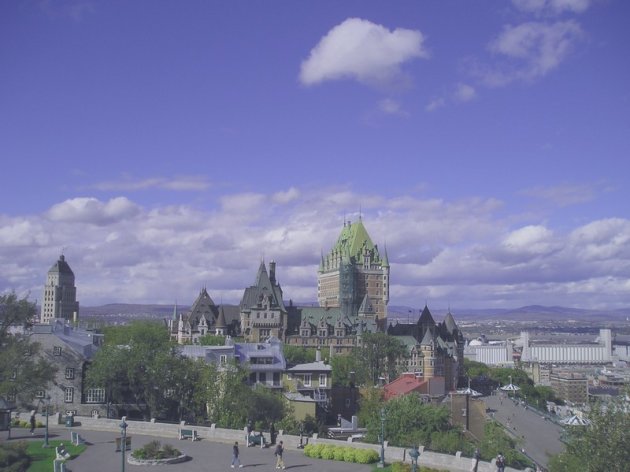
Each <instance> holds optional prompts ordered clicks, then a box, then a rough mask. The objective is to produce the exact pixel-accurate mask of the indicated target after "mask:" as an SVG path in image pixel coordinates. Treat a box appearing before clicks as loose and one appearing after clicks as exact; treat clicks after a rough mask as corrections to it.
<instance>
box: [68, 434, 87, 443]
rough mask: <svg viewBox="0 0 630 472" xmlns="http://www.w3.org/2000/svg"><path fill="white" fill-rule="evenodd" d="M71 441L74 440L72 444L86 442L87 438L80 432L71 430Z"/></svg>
mask: <svg viewBox="0 0 630 472" xmlns="http://www.w3.org/2000/svg"><path fill="white" fill-rule="evenodd" d="M70 441H71V442H72V445H74V446H79V445H81V444H85V439H84V438H83V437H82V436H81V435H80V434H79V433H77V432H75V431H71V432H70Z"/></svg>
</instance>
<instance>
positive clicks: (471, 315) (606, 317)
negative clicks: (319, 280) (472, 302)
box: [387, 305, 630, 322]
mask: <svg viewBox="0 0 630 472" xmlns="http://www.w3.org/2000/svg"><path fill="white" fill-rule="evenodd" d="M387 309H388V313H389V317H390V318H397V319H398V320H400V321H401V322H403V321H404V320H406V319H407V317H409V318H410V319H411V320H417V319H418V317H419V315H420V312H421V310H418V309H412V308H411V307H407V306H388V307H387ZM410 310H411V312H410ZM446 311H447V310H446V309H435V310H431V314H432V315H433V316H434V318H435V319H436V321H438V320H441V319H442V318H443V316H444V314H445V313H446ZM451 313H453V316H454V317H455V320H456V321H457V320H460V319H461V320H501V319H503V320H509V321H567V320H579V321H623V320H625V319H626V318H628V317H630V308H621V309H617V310H599V309H594V310H591V309H583V308H569V307H562V306H543V305H528V306H523V307H520V308H504V309H501V308H478V309H457V310H455V309H453V310H451Z"/></svg>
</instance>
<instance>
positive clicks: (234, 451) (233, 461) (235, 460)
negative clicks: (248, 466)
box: [230, 441, 243, 468]
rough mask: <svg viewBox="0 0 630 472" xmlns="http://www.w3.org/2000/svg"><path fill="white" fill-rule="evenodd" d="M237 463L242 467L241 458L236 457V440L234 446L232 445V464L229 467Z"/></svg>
mask: <svg viewBox="0 0 630 472" xmlns="http://www.w3.org/2000/svg"><path fill="white" fill-rule="evenodd" d="M237 464H238V466H239V467H243V464H241V460H240V459H239V458H238V441H236V442H235V443H234V446H232V465H231V466H230V467H232V468H234V466H235V465H237Z"/></svg>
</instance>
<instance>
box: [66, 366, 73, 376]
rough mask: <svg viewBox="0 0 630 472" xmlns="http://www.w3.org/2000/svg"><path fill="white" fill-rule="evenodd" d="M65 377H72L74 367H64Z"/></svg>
mask: <svg viewBox="0 0 630 472" xmlns="http://www.w3.org/2000/svg"><path fill="white" fill-rule="evenodd" d="M66 378H67V379H73V378H74V369H73V368H72V367H67V368H66Z"/></svg>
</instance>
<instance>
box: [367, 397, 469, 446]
mask: <svg viewBox="0 0 630 472" xmlns="http://www.w3.org/2000/svg"><path fill="white" fill-rule="evenodd" d="M371 390H372V391H370V390H368V391H367V392H369V393H368V395H367V396H366V397H364V401H362V402H361V409H360V412H359V419H360V420H362V424H363V425H364V427H366V428H367V434H366V439H367V441H369V442H377V441H378V437H379V435H380V433H381V410H384V411H385V439H387V441H388V442H389V444H391V445H393V446H400V447H409V446H411V445H414V444H423V445H425V446H427V447H428V448H430V449H433V450H438V451H442V450H444V452H450V450H451V449H452V448H454V447H457V446H459V447H460V449H456V450H462V446H463V445H464V444H465V441H464V439H463V437H462V436H461V435H460V433H459V432H457V431H456V430H455V429H454V428H452V427H451V425H450V423H449V411H448V409H446V408H444V407H441V406H439V407H438V406H434V405H428V404H426V403H424V402H423V401H422V399H421V398H420V396H419V395H417V394H410V395H405V396H402V397H398V398H394V399H392V400H389V401H388V402H387V403H382V401H381V400H380V398H379V396H378V395H376V394H375V393H373V391H374V389H371ZM433 441H435V444H434V442H433ZM470 448H472V446H470V445H469V446H467V449H470ZM467 449H466V450H467Z"/></svg>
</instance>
